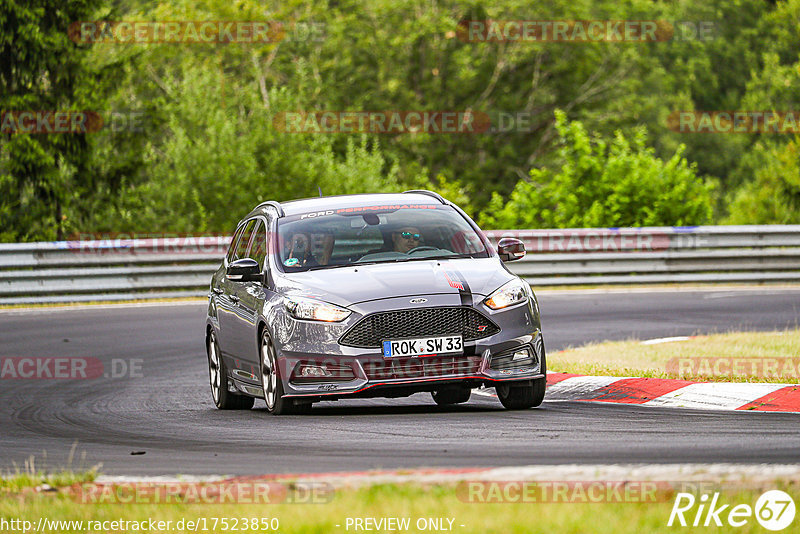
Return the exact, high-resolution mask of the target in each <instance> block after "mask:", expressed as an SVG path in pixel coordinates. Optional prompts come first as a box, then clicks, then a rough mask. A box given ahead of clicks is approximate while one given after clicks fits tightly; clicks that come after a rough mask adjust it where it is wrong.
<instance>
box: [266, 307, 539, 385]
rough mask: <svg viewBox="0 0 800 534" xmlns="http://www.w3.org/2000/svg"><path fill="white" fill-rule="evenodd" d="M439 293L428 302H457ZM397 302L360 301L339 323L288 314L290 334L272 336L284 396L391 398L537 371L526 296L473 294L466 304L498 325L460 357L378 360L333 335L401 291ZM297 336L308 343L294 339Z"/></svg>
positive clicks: (377, 354) (522, 377)
mask: <svg viewBox="0 0 800 534" xmlns="http://www.w3.org/2000/svg"><path fill="white" fill-rule="evenodd" d="M441 297H442V298H440V299H433V300H434V302H433V304H434V305H437V306H452V305H454V304H456V305H457V304H462V303H461V302H460V301H458V302H452V301H450V300H447V299H448V296H445V295H442V296H441ZM397 300H398V302H386V301H380V302H376V303H369V304H368V305H362V307H361V309H360V310H359V312H360V313H357V314H354V317H352V318H350V319H349V320H348V321H347V322H346V323H345V324H336V325H320V324H319V323H311V322H306V321H296V320H293V319H290V321H291V336H290V338H288V339H284V340H282V342H279V343H278V347H277V348H278V356H279V362H280V363H279V365H280V369H281V375H282V379H283V387H284V395H285V396H287V397H294V398H298V399H302V398H308V399H309V400H323V399H329V400H335V399H337V398H344V397H371V396H386V397H392V396H404V395H408V394H410V393H413V392H416V391H432V390H436V389H440V388H442V387H443V386H447V385H453V384H459V385H465V386H469V387H477V386H480V385H486V386H489V387H491V386H493V385H494V384H497V383H500V382H510V381H531V380H535V379H540V378H543V377H544V376H545V371H546V368H545V367H546V365H545V361H546V360H545V349H544V342H543V337H542V332H541V327H540V322H539V313H538V307H537V305H536V302H535V300H534V299H533V298H531V299H529V300H528V302H525V303H522V304H519V305H516V306H513V307H510V308H507V309H504V310H497V311H494V310H490V309H489V308H487V307H485V306H483V304H482V301H481V300H480V297H477V296H476V298H475V302H474V303H473V304H472V307H474V308H475V309H477V310H478V311H480V312H481V313H482V314H484V315H485V316H486V317H487V318H489V319H491V320H492V322H494V323H495V324H496V325H497V326H499V327H500V331H499V332H497V333H495V334H494V335H491V336H489V337H486V338H483V339H478V340H475V341H465V343H464V354H463V355H457V356H448V355H442V356H431V357H411V358H384V356H383V354H382V353H381V350H380V349H374V348H372V349H360V348H355V347H348V346H343V345H340V344H339V343H338V340H339V339H340V338H341V336H342V335H343V334H344V333H345V332H346V331H347V330H348V329H349V328H350V327H351V326H352V325H353V324H355V323H356V322H357V321H358V320H359V319H360V318H362V317H364V316H365V315H367V314H369V313H373V312H375V311H385V310H387V309H397V308H398V306H402V305H403V304H406V303H407V302H408V297H404V298H402V299H397ZM299 339H302V340H316V342H315V343H313V344H311V343H306V342H303V343H298V342H296V340H299ZM279 341H281V340H280V338H279ZM521 349H526V350H527V351H528V353H529V355H530V358H527V359H526V358H524V357H520V358H518V359H517V360H516V361H515V359H514V358H513V356H514V353H516V352H519V351H520V350H521ZM517 356H521V354H517ZM303 365H311V366H316V367H324V366H327V367H326V368H328V367H329V368H331V369H334V368H335V369H345V370H347V369H350V370H351V371H352V375H351V376H347V377H342V376H339V377H336V378H326V377H306V378H302V379H299V380H298V376H297V370H298V368H299V366H303ZM347 372H348V373H349V371H347Z"/></svg>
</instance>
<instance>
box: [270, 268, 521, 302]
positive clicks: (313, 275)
mask: <svg viewBox="0 0 800 534" xmlns="http://www.w3.org/2000/svg"><path fill="white" fill-rule="evenodd" d="M513 278H514V275H513V274H511V273H509V272H508V271H507V270H506V269H505V268H504V266H503V264H502V263H501V262H500V260H499V258H497V257H492V258H477V259H475V258H460V259H453V260H445V259H438V260H414V261H408V262H402V263H379V264H373V265H356V266H352V267H338V268H332V269H320V270H316V271H307V272H302V273H292V274H285V275H283V276H282V277H281V280H280V283H279V286H278V288H277V289H278V291H279V292H280V293H283V294H285V295H305V296H308V297H313V298H318V299H320V300H324V301H327V302H331V303H333V304H338V305H340V306H348V305H350V304H358V303H360V302H367V301H371V300H379V299H386V298H393V297H405V296H415V295H435V294H443V293H453V294H458V293H462V292H463V293H473V294H476V295H482V296H486V295H489V294H490V293H491V292H492V291H494V290H495V289H497V288H498V287H500V286H501V285H503V284H504V283H506V282H508V281H509V280H512V279H513Z"/></svg>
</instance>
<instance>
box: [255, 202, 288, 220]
mask: <svg viewBox="0 0 800 534" xmlns="http://www.w3.org/2000/svg"><path fill="white" fill-rule="evenodd" d="M266 206H271V207H273V208H275V210H276V211H277V212H278V217H283V216H284V215H285V213H284V212H283V206H281V204H280V202H277V201H275V200H267V201H266V202H262V203H261V204H259V205H258V206H256V207H255V208H253V211H255V210H257V209H258V208H263V207H266Z"/></svg>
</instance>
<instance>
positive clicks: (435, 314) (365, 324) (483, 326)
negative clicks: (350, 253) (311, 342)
mask: <svg viewBox="0 0 800 534" xmlns="http://www.w3.org/2000/svg"><path fill="white" fill-rule="evenodd" d="M499 331H500V328H498V326H497V325H496V324H494V323H493V322H492V321H490V320H489V319H487V318H486V317H484V316H483V314H481V313H480V312H478V311H477V310H475V309H473V308H467V307H453V308H419V309H415V310H398V311H388V312H378V313H373V314H370V315H367V316H366V317H364V318H363V319H361V320H360V321H359V322H357V323H356V324H355V326H353V327H352V328H351V329H350V330H349V331H348V332H347V333H346V334H345V335H343V336H342V338H341V339H340V340H339V343H341V344H342V345H347V346H350V347H360V348H365V349H378V348H380V347H381V343H382V342H383V341H385V340H388V339H404V338H413V337H430V336H446V335H451V334H461V336H462V337H463V339H464V341H475V340H476V339H481V338H484V337H489V336H492V335H494V334H496V333H497V332H499Z"/></svg>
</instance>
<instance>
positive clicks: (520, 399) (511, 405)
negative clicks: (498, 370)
mask: <svg viewBox="0 0 800 534" xmlns="http://www.w3.org/2000/svg"><path fill="white" fill-rule="evenodd" d="M546 388H547V378H546V377H542V378H537V379H536V380H532V381H531V382H530V383H528V384H525V385H524V386H514V385H509V384H501V385H499V386H496V387H495V391H497V398H498V399H500V403H501V404H502V405H503V407H505V408H506V409H507V410H527V409H528V408H533V407H535V406H539V405H540V404H541V403H542V401H543V400H544V392H545V389H546Z"/></svg>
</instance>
